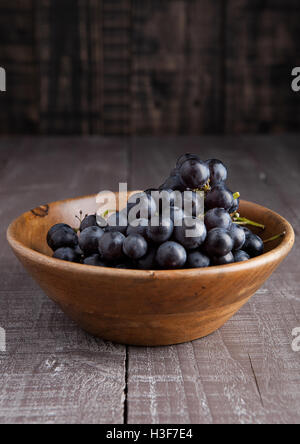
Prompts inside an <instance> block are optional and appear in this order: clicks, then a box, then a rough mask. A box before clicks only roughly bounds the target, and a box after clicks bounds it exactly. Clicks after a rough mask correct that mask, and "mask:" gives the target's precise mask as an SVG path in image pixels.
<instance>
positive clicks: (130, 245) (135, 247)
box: [123, 234, 148, 260]
mask: <svg viewBox="0 0 300 444" xmlns="http://www.w3.org/2000/svg"><path fill="white" fill-rule="evenodd" d="M147 249H148V244H147V241H146V240H145V239H144V238H143V236H141V235H140V234H130V235H129V236H128V237H127V238H126V239H125V240H124V242H123V252H124V254H125V255H126V256H127V257H129V258H130V259H134V260H137V259H140V258H141V257H143V256H145V254H146V253H147Z"/></svg>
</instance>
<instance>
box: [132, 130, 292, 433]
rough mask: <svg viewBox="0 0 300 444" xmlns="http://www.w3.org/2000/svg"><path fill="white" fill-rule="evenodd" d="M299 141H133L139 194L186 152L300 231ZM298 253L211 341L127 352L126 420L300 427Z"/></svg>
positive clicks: (243, 139)
mask: <svg viewBox="0 0 300 444" xmlns="http://www.w3.org/2000/svg"><path fill="white" fill-rule="evenodd" d="M297 141H298V138H296V137H295V138H294V141H293V144H291V142H290V141H289V140H285V139H282V138H275V137H272V138H271V137H265V138H256V137H252V138H251V137H247V138H240V137H228V138H217V137H207V138H205V137H201V138H181V139H178V138H171V137H169V138H166V139H155V138H148V139H143V138H136V139H135V140H134V142H133V144H132V175H131V177H132V188H145V187H150V186H153V185H154V186H156V185H157V184H158V183H160V182H161V180H162V178H163V177H164V176H165V175H166V174H167V170H169V169H170V167H171V164H172V163H174V162H175V160H176V157H177V156H178V155H179V154H181V153H183V152H185V151H190V152H196V153H199V154H200V155H201V156H202V158H203V159H206V158H211V157H217V158H221V159H223V160H224V162H225V163H226V164H228V166H229V167H230V183H231V185H233V186H234V187H235V188H234V189H239V190H240V191H241V194H242V196H243V197H244V198H247V199H249V200H254V201H258V202H259V203H261V204H263V205H266V206H269V207H271V208H274V209H275V210H277V211H279V212H280V213H282V214H284V215H286V217H288V219H289V220H290V221H291V223H292V224H293V225H294V226H295V229H296V231H297V230H299V228H298V227H299V210H298V205H297V202H298V201H299V196H298V194H299V185H298V176H299V153H298V150H296V147H297ZM145 165H147V168H146V167H145ZM283 165H284V166H283ZM285 181H287V182H286V186H285V185H284V184H285ZM295 250H296V251H295ZM295 250H294V252H293V253H292V254H291V255H290V256H289V258H288V259H287V260H286V261H285V263H284V264H283V265H281V267H280V268H279V270H277V271H276V273H275V274H274V275H273V276H272V277H271V278H270V279H269V281H268V282H267V283H266V284H265V285H264V286H263V287H262V288H261V289H260V290H259V291H258V292H257V293H256V295H255V296H253V298H252V299H251V301H250V302H249V303H248V304H246V306H244V307H243V308H242V309H241V310H240V311H239V313H237V314H236V315H235V316H234V318H233V319H231V320H230V321H229V322H228V323H227V324H226V325H225V326H223V327H222V328H221V329H220V330H219V331H218V332H216V333H214V334H213V335H211V336H209V337H207V338H204V339H201V340H198V341H194V342H193V343H188V344H182V345H178V346H174V347H164V348H162V347H160V348H155V349H150V348H143V349H141V348H135V347H129V361H128V395H127V404H128V406H127V411H128V422H129V423H143V422H151V423H160V422H165V423H235V424H236V423H299V420H300V413H299V412H300V389H299V387H300V384H299V382H300V381H299V378H300V376H299V374H300V372H299V370H300V355H299V353H298V354H297V353H295V352H293V351H292V348H291V343H292V340H293V337H292V330H293V329H294V328H295V327H299V326H300V298H299V292H298V287H299V285H298V283H299V277H298V271H297V269H298V263H299V259H300V258H298V256H299V254H298V253H297V249H295Z"/></svg>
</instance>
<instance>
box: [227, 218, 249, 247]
mask: <svg viewBox="0 0 300 444" xmlns="http://www.w3.org/2000/svg"><path fill="white" fill-rule="evenodd" d="M229 233H230V236H231V237H232V240H233V248H234V250H240V249H241V248H243V245H244V243H245V241H246V234H245V231H244V230H243V229H242V228H241V227H240V226H239V225H237V224H234V223H233V224H231V227H230V228H229Z"/></svg>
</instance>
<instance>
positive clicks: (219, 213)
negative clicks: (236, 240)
mask: <svg viewBox="0 0 300 444" xmlns="http://www.w3.org/2000/svg"><path fill="white" fill-rule="evenodd" d="M204 223H205V226H206V228H207V231H210V230H212V229H213V228H224V229H225V230H228V229H229V228H230V227H231V225H232V220H231V217H230V214H229V213H228V211H226V210H224V208H213V209H211V210H209V211H207V213H206V214H205V217H204Z"/></svg>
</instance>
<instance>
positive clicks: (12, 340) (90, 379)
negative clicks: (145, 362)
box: [0, 138, 127, 423]
mask: <svg viewBox="0 0 300 444" xmlns="http://www.w3.org/2000/svg"><path fill="white" fill-rule="evenodd" d="M112 148H113V149H112ZM107 152H110V156H109V159H108V158H107ZM83 153H84V157H85V161H84V163H83V162H82V158H83ZM126 159H127V155H126V146H125V147H124V143H123V142H121V141H117V140H114V142H112V141H108V140H105V139H79V140H78V139H55V138H54V139H51V140H47V139H39V140H34V139H31V138H28V139H22V140H21V139H11V140H8V139H2V140H1V143H0V171H1V179H0V195H1V209H0V214H1V220H2V224H1V228H0V242H1V251H0V282H1V286H0V287H1V290H0V325H1V327H2V328H5V330H6V334H7V352H6V353H0V386H1V389H0V423H70V422H71V423H122V422H123V417H124V396H125V395H124V390H125V357H126V351H125V347H124V346H120V345H113V344H110V343H108V342H105V341H102V340H97V339H94V338H92V337H91V336H89V335H87V334H85V333H84V332H82V331H81V330H80V329H78V327H76V326H75V324H74V323H72V322H71V321H70V320H68V319H67V318H66V317H65V316H64V315H63V314H62V312H61V311H60V309H59V308H58V307H57V306H56V305H54V304H53V303H52V302H50V301H48V300H47V298H46V297H45V295H44V294H43V292H42V291H41V290H40V289H39V288H38V287H37V286H36V285H35V284H34V282H33V281H32V280H31V279H30V277H29V276H28V275H27V273H25V272H24V270H23V268H22V267H21V266H20V265H19V264H18V263H17V262H16V261H15V260H14V257H13V256H12V254H11V251H10V249H9V246H8V245H7V243H6V242H5V225H7V224H8V223H9V221H10V220H11V219H12V218H13V217H15V216H16V215H17V214H19V213H20V212H22V211H24V210H25V209H26V208H27V209H28V208H34V207H36V206H37V205H39V204H40V203H45V202H47V201H49V199H56V198H59V196H65V197H67V196H68V195H73V196H74V197H75V196H76V195H78V194H81V193H82V192H84V193H89V192H91V191H92V190H95V189H99V190H100V189H103V188H104V187H106V186H107V187H109V188H110V187H111V188H112V189H114V188H117V183H118V179H119V177H118V176H120V177H122V180H126V177H127V160H126ZM112 167H113V168H114V171H115V173H116V175H115V176H114V177H112V174H111V171H110V169H111V168H112Z"/></svg>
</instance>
